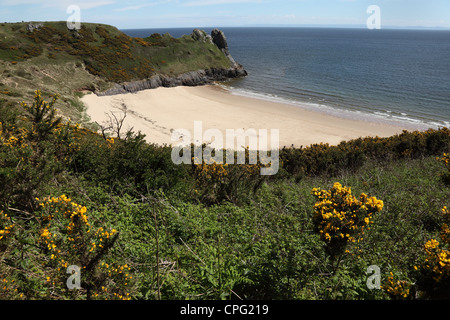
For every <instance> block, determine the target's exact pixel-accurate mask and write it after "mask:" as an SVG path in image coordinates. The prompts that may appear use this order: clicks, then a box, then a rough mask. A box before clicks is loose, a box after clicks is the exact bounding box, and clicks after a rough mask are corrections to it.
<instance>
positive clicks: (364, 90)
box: [122, 27, 450, 130]
mask: <svg viewBox="0 0 450 320" xmlns="http://www.w3.org/2000/svg"><path fill="white" fill-rule="evenodd" d="M199 29H202V30H205V31H206V32H207V33H210V32H211V30H212V29H213V28H199ZM219 29H220V30H222V31H223V32H224V33H225V36H226V38H227V41H228V46H229V48H230V53H231V55H232V56H233V58H234V59H235V60H236V61H237V62H238V63H240V64H242V65H243V66H244V68H245V69H246V70H247V72H248V74H249V75H248V76H247V77H245V78H240V79H233V80H230V81H226V82H223V83H220V85H221V86H223V87H225V88H227V89H228V90H230V92H231V93H232V94H236V95H243V96H250V97H254V98H258V99H263V100H270V101H275V102H282V103H287V104H291V105H295V106H298V107H299V108H305V109H309V110H312V111H316V112H321V113H327V114H332V115H335V116H338V117H344V118H352V119H357V120H361V121H375V122H383V123H391V124H400V125H402V126H404V127H405V128H407V129H411V130H415V129H417V130H425V129H428V128H434V129H437V128H441V127H450V30H428V29H425V30H411V29H380V30H369V29H364V28H325V27H323V28H316V27H298V28H297V27H296V28H294V27H292V28H284V27H270V28H268V27H252V28H250V27H246V28H237V27H236V28H231V27H228V28H225V27H224V28H219ZM122 31H123V32H124V33H126V34H128V35H130V36H133V37H148V36H149V35H151V34H153V33H160V34H165V33H169V34H171V35H172V36H173V37H176V38H178V37H180V36H182V35H185V34H191V33H192V31H193V29H192V28H167V29H127V30H122Z"/></svg>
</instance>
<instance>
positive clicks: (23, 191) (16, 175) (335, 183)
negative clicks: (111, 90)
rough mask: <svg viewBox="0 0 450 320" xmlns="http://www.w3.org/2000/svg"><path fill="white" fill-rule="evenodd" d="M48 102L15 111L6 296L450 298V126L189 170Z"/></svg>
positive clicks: (4, 123)
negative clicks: (72, 269)
mask: <svg viewBox="0 0 450 320" xmlns="http://www.w3.org/2000/svg"><path fill="white" fill-rule="evenodd" d="M47 101H50V102H44V100H43V97H42V95H41V94H40V92H37V93H36V96H35V98H34V100H32V101H28V102H27V104H24V105H23V106H22V107H23V110H25V112H24V113H23V114H16V113H15V111H14V110H11V109H10V108H8V106H7V105H5V104H4V103H3V104H0V119H1V127H0V185H1V186H2V188H0V252H1V255H0V283H1V284H2V286H1V287H0V298H2V299H235V300H237V299H408V300H414V299H442V298H448V297H449V283H450V263H449V259H448V258H447V257H448V255H449V251H448V250H449V245H450V241H449V239H450V237H449V236H448V235H449V234H450V231H449V228H448V226H449V225H450V212H449V210H448V208H449V205H450V203H449V199H450V197H449V196H450V189H449V181H450V156H449V155H448V152H449V151H450V130H449V129H446V128H444V129H441V130H428V131H426V132H404V133H402V134H400V135H396V136H393V137H391V138H383V139H382V138H365V139H357V140H353V141H348V142H343V143H341V144H340V145H339V146H329V145H324V144H321V145H314V146H310V147H307V148H301V149H293V148H290V149H283V150H281V151H280V163H281V168H280V172H279V173H278V174H277V175H276V176H272V177H262V176H260V175H259V168H260V165H259V164H257V165H230V166H226V165H222V164H214V165H192V166H191V165H184V166H177V165H174V164H173V163H172V161H171V158H170V154H171V149H170V148H168V147H161V146H155V145H149V144H147V143H145V140H144V137H143V136H142V135H140V134H135V133H133V132H128V134H127V135H126V136H125V137H123V138H122V139H118V138H114V137H110V138H107V139H105V138H104V137H102V136H101V135H99V134H97V133H94V132H92V131H90V130H88V129H83V128H80V127H78V126H74V125H73V124H69V123H65V122H64V121H63V120H61V119H60V118H58V117H57V116H56V114H55V112H54V108H55V107H58V106H59V104H60V103H61V102H60V101H59V100H54V99H52V100H47ZM73 265H75V266H78V267H79V268H80V270H81V278H80V280H81V282H80V284H81V289H79V290H69V289H68V288H67V286H66V281H67V277H68V275H67V268H68V267H69V266H73ZM369 266H377V267H378V268H379V271H380V273H379V280H380V283H379V286H376V287H375V288H374V289H370V288H368V286H367V281H368V277H369V275H368V274H367V273H366V272H367V269H368V267H369ZM375 284H376V282H375Z"/></svg>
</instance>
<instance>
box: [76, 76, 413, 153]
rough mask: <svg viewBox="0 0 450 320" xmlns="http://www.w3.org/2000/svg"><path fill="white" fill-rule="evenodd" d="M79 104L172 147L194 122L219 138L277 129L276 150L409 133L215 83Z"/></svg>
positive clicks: (91, 98) (94, 117)
mask: <svg viewBox="0 0 450 320" xmlns="http://www.w3.org/2000/svg"><path fill="white" fill-rule="evenodd" d="M81 101H82V102H83V103H84V104H85V106H86V107H87V110H86V113H87V114H88V116H89V117H90V118H91V121H93V122H97V123H99V124H105V122H106V121H108V115H107V114H108V113H109V115H111V113H114V114H115V115H116V116H117V117H118V118H120V117H123V114H124V110H125V107H126V117H125V119H124V126H123V129H122V130H123V132H125V131H126V130H128V129H130V128H133V131H135V132H138V131H141V132H142V133H143V134H145V135H146V141H147V142H149V143H155V144H159V145H163V144H167V145H176V144H177V142H176V141H172V139H171V135H172V132H173V131H175V130H177V129H185V130H187V131H189V132H191V134H192V135H194V121H202V130H203V133H204V132H205V131H206V130H208V129H218V130H219V131H220V132H222V133H223V136H225V134H226V130H227V129H234V130H237V129H244V130H248V129H255V130H256V131H258V130H260V129H267V131H268V133H269V136H270V132H271V131H273V130H275V129H278V130H279V147H280V148H283V147H285V146H286V147H291V146H294V147H300V146H304V147H306V146H309V145H311V144H319V143H329V144H330V145H337V144H339V143H340V142H341V141H345V140H351V139H356V138H359V137H367V136H373V137H375V136H379V137H388V136H392V135H395V134H397V133H401V132H402V131H403V130H410V128H408V126H407V125H406V124H405V125H401V124H399V125H398V126H397V125H391V124H386V123H378V122H369V121H360V120H354V119H347V118H340V117H337V116H334V115H329V114H325V113H321V112H315V111H311V110H308V109H306V108H301V106H294V105H290V104H285V103H280V102H273V101H268V100H263V99H257V98H253V97H246V96H241V95H234V94H232V93H231V92H230V91H228V90H227V89H225V88H223V87H222V86H219V85H214V84H210V85H204V86H196V87H186V86H179V87H173V88H164V87H160V88H156V89H148V90H143V91H139V92H136V93H126V94H118V95H114V96H97V95H95V94H92V93H91V94H87V95H85V96H83V97H82V98H81ZM269 140H270V139H269ZM203 143H207V144H208V143H209V141H203ZM269 143H271V142H269ZM223 145H225V142H223ZM212 146H214V145H213V144H212ZM246 146H248V143H247V145H246Z"/></svg>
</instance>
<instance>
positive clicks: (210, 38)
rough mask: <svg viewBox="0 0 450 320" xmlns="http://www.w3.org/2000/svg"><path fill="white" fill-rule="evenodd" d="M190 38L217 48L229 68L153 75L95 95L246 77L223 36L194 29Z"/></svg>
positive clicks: (216, 31) (118, 85)
mask: <svg viewBox="0 0 450 320" xmlns="http://www.w3.org/2000/svg"><path fill="white" fill-rule="evenodd" d="M191 37H192V38H193V39H194V40H195V41H197V42H202V43H210V44H214V45H216V46H217V48H218V49H220V50H221V52H223V54H224V56H225V57H226V58H227V59H228V60H229V62H230V67H229V68H214V67H213V68H208V69H199V70H194V71H189V72H185V73H182V74H180V75H177V76H167V75H161V74H157V75H153V76H151V77H149V78H147V79H142V80H137V81H130V82H124V83H120V84H119V83H116V84H115V85H114V87H113V88H110V89H108V90H105V91H96V92H95V93H96V94H97V95H102V96H103V95H115V94H121V93H131V92H137V91H140V90H146V89H155V88H158V87H176V86H198V85H204V84H208V83H211V82H214V81H224V80H227V79H231V78H239V77H245V76H247V71H246V70H245V69H244V67H243V66H242V65H240V64H238V63H237V62H236V61H235V60H234V58H233V57H232V56H231V54H230V50H229V48H228V43H227V40H226V37H225V34H224V33H223V32H222V31H220V30H218V29H214V30H213V31H212V32H211V35H208V34H206V32H205V31H203V30H199V29H194V31H193V32H192V34H191Z"/></svg>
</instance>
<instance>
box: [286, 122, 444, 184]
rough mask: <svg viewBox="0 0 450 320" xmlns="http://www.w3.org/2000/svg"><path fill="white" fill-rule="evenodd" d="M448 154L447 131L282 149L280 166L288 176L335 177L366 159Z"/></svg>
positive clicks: (352, 168)
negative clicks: (333, 144) (334, 144)
mask: <svg viewBox="0 0 450 320" xmlns="http://www.w3.org/2000/svg"><path fill="white" fill-rule="evenodd" d="M448 151H450V130H449V129H448V128H441V129H438V130H435V129H429V130H427V131H423V132H422V131H414V132H408V131H404V132H403V133H401V134H397V135H394V136H392V137H388V138H380V137H366V138H358V139H354V140H350V141H345V142H341V143H340V144H339V145H337V146H331V145H329V144H314V145H311V146H309V147H301V148H286V147H285V148H283V149H281V150H280V163H283V169H284V170H285V172H286V173H287V174H289V175H291V176H296V177H302V176H304V175H309V176H316V175H337V174H339V173H341V172H343V171H348V170H356V169H358V168H360V167H361V166H362V165H363V164H364V163H366V162H367V160H369V159H376V160H378V161H392V160H398V159H417V158H420V157H427V156H437V155H441V154H442V153H444V152H448Z"/></svg>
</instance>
